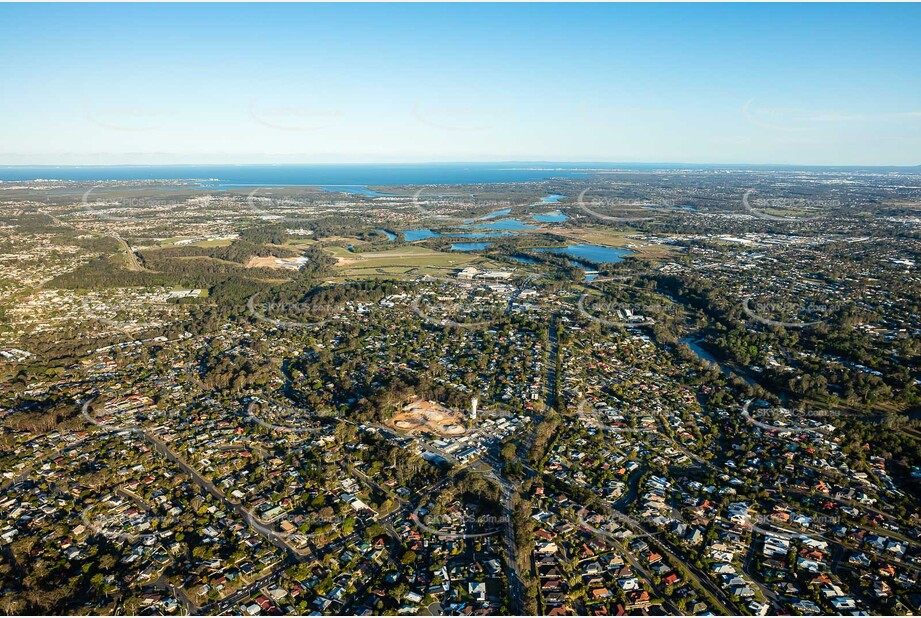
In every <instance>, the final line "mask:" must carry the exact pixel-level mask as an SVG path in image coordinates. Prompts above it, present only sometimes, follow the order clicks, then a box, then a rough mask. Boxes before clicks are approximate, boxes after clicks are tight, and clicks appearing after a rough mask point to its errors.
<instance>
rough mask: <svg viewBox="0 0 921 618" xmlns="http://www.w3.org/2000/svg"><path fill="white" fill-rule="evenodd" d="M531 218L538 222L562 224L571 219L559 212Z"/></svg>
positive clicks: (555, 211)
mask: <svg viewBox="0 0 921 618" xmlns="http://www.w3.org/2000/svg"><path fill="white" fill-rule="evenodd" d="M531 218H532V219H536V220H538V221H543V222H544V223H562V222H563V221H566V220H567V219H569V217H567V216H566V215H564V214H563V213H562V212H560V211H559V210H554V211H553V212H548V213H544V214H542V215H531Z"/></svg>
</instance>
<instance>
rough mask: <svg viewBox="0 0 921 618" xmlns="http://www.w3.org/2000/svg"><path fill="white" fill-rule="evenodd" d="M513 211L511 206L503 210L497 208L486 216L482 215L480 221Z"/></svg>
mask: <svg viewBox="0 0 921 618" xmlns="http://www.w3.org/2000/svg"><path fill="white" fill-rule="evenodd" d="M510 212H512V209H511V208H503V209H502V210H495V211H493V212H491V213H489V214H488V215H486V216H485V217H480V218H479V219H478V221H483V220H484V219H495V218H496V217H504V216H505V215H507V214H508V213H510Z"/></svg>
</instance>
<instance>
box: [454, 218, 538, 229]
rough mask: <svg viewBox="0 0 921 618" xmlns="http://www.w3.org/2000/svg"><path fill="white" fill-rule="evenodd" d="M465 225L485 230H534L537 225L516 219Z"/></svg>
mask: <svg viewBox="0 0 921 618" xmlns="http://www.w3.org/2000/svg"><path fill="white" fill-rule="evenodd" d="M465 227H475V228H479V229H486V230H509V231H513V232H528V231H530V230H536V229H537V227H536V226H534V225H528V224H527V223H524V222H522V221H519V220H518V219H501V220H499V221H493V222H490V223H478V224H476V225H467V226H465Z"/></svg>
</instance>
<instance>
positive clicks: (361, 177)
mask: <svg viewBox="0 0 921 618" xmlns="http://www.w3.org/2000/svg"><path fill="white" fill-rule="evenodd" d="M602 167H604V166H603V165H593V166H592V168H593V169H601V168H602ZM606 169H610V167H608V168H606ZM587 173H588V172H587V171H586V168H585V164H574V163H511V162H510V163H426V164H404V165H397V164H390V165H373V164H361V165H358V164H345V165H111V166H108V165H107V166H96V165H88V166H2V167H0V180H35V179H38V178H44V179H54V180H177V179H178V180H195V181H197V182H198V183H199V184H202V185H204V186H207V187H214V188H218V189H221V188H229V187H233V186H296V185H309V186H318V187H329V188H331V189H333V190H342V188H343V187H350V188H351V189H352V190H356V189H358V188H359V187H367V186H369V185H370V186H374V185H418V184H478V183H497V182H532V181H540V180H548V179H550V178H580V177H583V176H586V175H587Z"/></svg>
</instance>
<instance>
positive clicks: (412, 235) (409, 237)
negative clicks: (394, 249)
mask: <svg viewBox="0 0 921 618" xmlns="http://www.w3.org/2000/svg"><path fill="white" fill-rule="evenodd" d="M438 236H439V234H438V232H433V231H432V230H426V229H422V230H405V231H404V232H403V238H405V239H406V242H414V241H417V240H425V239H426V238H437V237H438Z"/></svg>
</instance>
